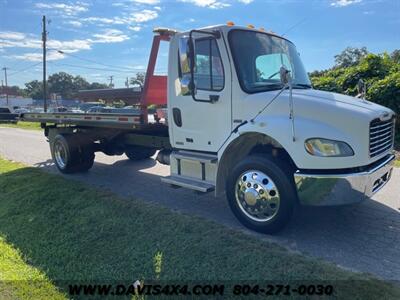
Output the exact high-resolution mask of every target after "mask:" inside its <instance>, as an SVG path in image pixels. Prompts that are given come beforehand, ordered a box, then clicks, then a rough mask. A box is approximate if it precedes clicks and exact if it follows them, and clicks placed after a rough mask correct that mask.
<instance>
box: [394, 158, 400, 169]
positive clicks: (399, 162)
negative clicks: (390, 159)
mask: <svg viewBox="0 0 400 300" xmlns="http://www.w3.org/2000/svg"><path fill="white" fill-rule="evenodd" d="M394 166H395V167H398V168H400V159H396V160H395V162H394Z"/></svg>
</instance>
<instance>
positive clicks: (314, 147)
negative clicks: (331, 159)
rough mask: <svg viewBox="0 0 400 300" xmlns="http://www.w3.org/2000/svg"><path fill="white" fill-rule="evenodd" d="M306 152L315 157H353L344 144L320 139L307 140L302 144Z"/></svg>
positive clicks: (349, 148)
mask: <svg viewBox="0 0 400 300" xmlns="http://www.w3.org/2000/svg"><path fill="white" fill-rule="evenodd" d="M304 146H305V147H306V150H307V152H308V153H310V154H311V155H315V156H325V157H327V156H336V157H337V156H353V155H354V151H353V149H351V147H350V146H349V145H348V144H346V143H345V142H340V141H333V140H327V139H322V138H313V139H308V140H306V142H305V143H304Z"/></svg>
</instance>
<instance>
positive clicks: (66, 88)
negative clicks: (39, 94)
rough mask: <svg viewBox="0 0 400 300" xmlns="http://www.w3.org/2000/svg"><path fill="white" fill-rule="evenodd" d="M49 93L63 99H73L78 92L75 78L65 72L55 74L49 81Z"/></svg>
mask: <svg viewBox="0 0 400 300" xmlns="http://www.w3.org/2000/svg"><path fill="white" fill-rule="evenodd" d="M47 82H48V86H49V92H50V93H55V94H59V95H60V96H61V97H62V98H63V99H71V98H73V96H74V92H76V91H77V90H76V89H75V86H74V77H73V76H72V75H70V74H68V73H65V72H59V73H55V74H52V75H50V76H49V79H48V80H47Z"/></svg>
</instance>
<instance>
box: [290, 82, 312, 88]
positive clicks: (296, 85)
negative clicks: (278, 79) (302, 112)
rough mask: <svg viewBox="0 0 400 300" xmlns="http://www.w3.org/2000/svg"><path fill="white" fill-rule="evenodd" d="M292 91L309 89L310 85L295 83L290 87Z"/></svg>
mask: <svg viewBox="0 0 400 300" xmlns="http://www.w3.org/2000/svg"><path fill="white" fill-rule="evenodd" d="M292 87H293V88H294V89H296V88H297V89H311V85H310V84H305V83H295V84H293V86H292Z"/></svg>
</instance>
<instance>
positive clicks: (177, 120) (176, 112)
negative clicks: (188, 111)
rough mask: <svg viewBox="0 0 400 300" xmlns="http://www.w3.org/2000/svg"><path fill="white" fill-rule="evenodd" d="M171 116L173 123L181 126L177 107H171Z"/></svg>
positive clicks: (179, 112) (179, 111)
mask: <svg viewBox="0 0 400 300" xmlns="http://www.w3.org/2000/svg"><path fill="white" fill-rule="evenodd" d="M172 116H173V118H174V123H175V125H176V126H178V127H182V114H181V110H180V109H179V108H177V107H174V108H173V109H172Z"/></svg>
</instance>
